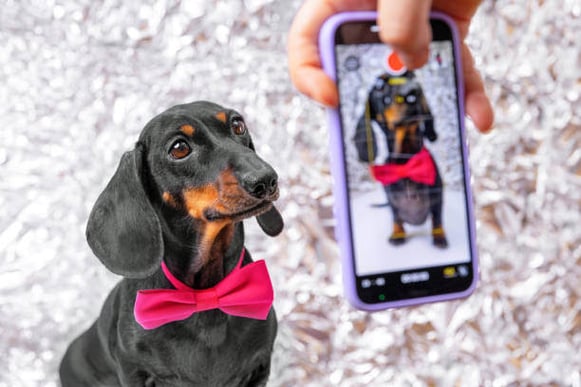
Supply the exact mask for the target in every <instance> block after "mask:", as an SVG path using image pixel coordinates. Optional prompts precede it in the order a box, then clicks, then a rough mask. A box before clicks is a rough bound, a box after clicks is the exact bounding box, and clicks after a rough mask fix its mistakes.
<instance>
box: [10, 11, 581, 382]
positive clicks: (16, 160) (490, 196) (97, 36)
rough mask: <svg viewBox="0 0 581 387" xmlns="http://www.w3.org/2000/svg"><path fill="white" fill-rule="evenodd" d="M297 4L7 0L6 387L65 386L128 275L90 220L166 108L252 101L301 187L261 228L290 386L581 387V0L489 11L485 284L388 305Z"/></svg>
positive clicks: (293, 186)
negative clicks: (294, 50) (335, 167)
mask: <svg viewBox="0 0 581 387" xmlns="http://www.w3.org/2000/svg"><path fill="white" fill-rule="evenodd" d="M298 6H299V2H298V1H283V0H277V1H274V0H245V1H236V0H231V1H202V0H187V1H186V0H182V1H179V0H149V1H139V2H138V1H121V0H101V1H89V0H80V1H67V2H63V1H61V0H46V1H38V0H22V1H16V0H5V1H3V2H2V5H1V6H0V46H1V49H0V101H2V102H1V103H0V193H1V196H0V257H1V258H0V359H1V360H0V386H1V387H5V386H6V387H15V386H16V387H18V386H57V385H59V382H58V378H57V371H56V370H57V367H58V363H59V360H60V357H61V356H62V354H63V351H64V350H65V348H66V346H67V345H68V343H69V342H70V341H71V340H72V339H73V337H75V336H76V335H78V334H79V333H80V332H81V331H83V330H84V329H85V328H87V327H88V326H89V325H90V323H91V322H92V321H93V319H94V318H96V316H97V314H98V313H99V310H100V307H101V304H102V302H103V300H104V298H105V296H106V294H107V293H108V292H109V290H110V289H111V288H112V286H113V285H114V283H115V282H116V281H117V280H118V277H116V276H114V275H113V274H111V273H109V272H108V271H107V270H106V269H105V268H104V267H103V266H101V264H100V263H99V262H98V260H97V259H96V258H95V257H94V256H93V255H92V253H91V252H90V250H89V248H88V246H87V244H86V242H85V239H84V227H85V223H86V220H87V216H88V212H89V210H90V208H91V207H92V204H93V203H94V201H95V199H96V197H97V195H98V194H99V192H100V190H101V189H102V188H103V187H104V185H105V183H106V182H107V181H108V179H109V177H110V176H111V175H112V173H113V171H114V169H115V167H116V166H117V163H118V160H119V157H120V155H121V153H122V152H123V151H124V150H126V149H128V148H130V147H131V146H132V144H133V142H134V141H135V140H136V138H137V135H138V133H139V131H140V130H141V128H142V127H143V126H144V124H145V123H146V121H147V120H149V119H150V118H151V117H153V116H154V115H155V114H157V113H159V112H160V111H162V110H165V109H166V108H168V107H170V106H172V105H174V104H177V103H182V102H187V101H191V100H196V99H208V100H213V101H216V102H219V103H222V104H224V105H228V106H232V107H235V108H237V109H238V110H240V111H242V112H243V113H244V114H245V116H246V118H247V121H248V122H249V123H250V126H251V131H252V133H253V136H254V142H255V144H256V146H257V150H258V152H259V154H261V155H262V156H263V157H264V158H265V159H266V160H268V161H270V162H271V163H272V164H273V166H274V167H275V168H276V169H277V170H278V172H279V175H280V178H281V186H282V187H283V188H282V195H281V199H280V200H279V202H278V207H279V209H280V210H281V211H282V213H283V215H284V218H285V220H286V229H285V231H284V233H283V234H282V236H280V237H278V238H276V239H269V238H267V237H265V236H263V235H262V234H261V232H260V230H259V228H258V227H256V226H255V222H253V221H250V222H247V223H248V227H247V233H248V240H247V246H248V247H249V248H250V249H251V251H252V252H253V255H254V256H255V257H256V258H260V257H262V258H265V259H266V260H267V262H268V264H269V268H270V272H271V275H272V277H273V281H274V284H275V288H276V304H275V305H276V309H277V312H278V317H279V320H280V323H279V335H278V339H277V342H276V346H275V351H274V354H273V370H272V374H271V378H270V383H269V385H271V386H335V385H337V386H364V385H370V384H371V385H380V386H381V385H383V386H387V385H394V386H516V385H529V386H545V385H554V386H580V385H581V374H580V370H581V357H580V356H579V349H580V348H581V333H580V329H581V314H580V308H581V301H580V292H581V286H580V274H581V210H580V206H581V132H580V128H581V99H580V94H581V72H580V71H581V39H580V38H579V37H580V36H581V4H580V3H579V2H578V1H576V0H563V1H556V0H545V1H542V0H506V1H501V0H499V1H494V2H493V1H490V0H489V1H486V2H485V3H484V4H483V6H482V7H481V9H480V11H479V13H478V15H477V16H476V18H475V20H474V23H473V28H472V33H471V35H470V37H469V43H470V45H471V47H473V49H474V51H475V56H476V61H477V63H478V65H479V68H480V69H481V71H482V74H483V76H484V78H485V81H486V87H487V90H488V91H489V93H490V97H491V99H492V102H493V105H494V107H495V109H496V129H495V131H494V132H493V133H492V134H490V135H486V136H484V135H480V134H477V132H476V131H475V130H474V128H473V127H471V126H469V132H470V133H469V137H470V142H471V165H472V171H473V175H474V178H473V185H474V190H475V196H476V198H475V200H476V211H477V218H478V246H479V249H480V256H481V261H480V264H481V282H480V285H479V287H478V289H477V291H476V293H475V294H474V295H473V296H472V297H470V298H468V299H467V300H464V301H455V302H447V303H438V304H433V305H425V306H421V307H414V308H408V309H400V310H391V311H384V312H379V313H374V314H368V313H364V312H360V311H356V310H354V309H353V308H351V307H350V306H349V305H348V304H347V302H346V301H345V299H344V298H343V297H342V285H341V274H340V269H341V268H340V263H339V261H338V250H337V245H336V243H335V241H334V239H333V224H334V221H333V217H332V211H331V207H332V202H333V199H332V192H331V177H330V174H329V159H328V144H327V132H328V130H327V126H326V121H325V114H324V111H323V109H322V108H321V107H319V106H317V105H316V104H314V103H313V102H311V101H309V100H307V99H306V98H305V97H303V96H301V95H299V94H297V92H296V91H295V90H294V89H293V87H292V86H291V84H290V81H289V79H288V75H287V68H286V54H285V41H286V34H287V30H288V27H289V25H290V23H291V20H292V17H293V15H294V13H295V11H296V9H297V7H298Z"/></svg>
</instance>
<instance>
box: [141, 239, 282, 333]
mask: <svg viewBox="0 0 581 387" xmlns="http://www.w3.org/2000/svg"><path fill="white" fill-rule="evenodd" d="M243 259H244V249H243V250H242V253H241V254H240V260H239V261H238V264H237V265H236V267H235V268H234V270H232V271H231V272H230V273H229V274H228V275H227V276H226V277H224V279H223V280H222V281H220V282H219V283H218V284H217V285H216V286H214V287H212V288H208V289H200V290H198V289H192V288H190V287H189V286H187V285H186V284H184V283H183V282H181V281H180V280H178V279H177V278H175V277H174V276H173V274H171V273H170V271H169V270H168V268H167V266H166V265H165V263H164V262H162V263H161V267H162V270H163V273H164V274H165V276H166V278H167V279H168V281H169V282H171V284H172V285H173V286H174V287H175V289H146V290H139V291H138V292H137V297H136V299H135V309H134V313H135V319H136V320H137V322H138V323H139V325H141V326H142V327H143V328H145V329H154V328H157V327H159V326H162V325H164V324H168V323H170V322H174V321H181V320H185V319H187V318H188V317H190V316H191V315H192V314H194V313H197V312H203V311H206V310H211V309H220V310H221V311H223V312H224V313H227V314H230V315H232V316H238V317H246V318H253V319H257V320H266V317H267V316H268V313H269V311H270V307H271V305H272V301H273V299H274V291H273V289H272V283H271V281H270V276H269V275H268V270H267V268H266V263H265V262H264V261H263V260H260V261H257V262H252V263H249V264H247V265H245V266H244V267H242V260H243Z"/></svg>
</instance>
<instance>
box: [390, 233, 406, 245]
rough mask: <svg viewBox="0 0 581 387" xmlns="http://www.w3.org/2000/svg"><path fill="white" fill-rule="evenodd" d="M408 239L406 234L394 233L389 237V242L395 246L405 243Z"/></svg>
mask: <svg viewBox="0 0 581 387" xmlns="http://www.w3.org/2000/svg"><path fill="white" fill-rule="evenodd" d="M406 241H407V238H406V234H405V233H401V232H398V233H393V234H391V236H390V237H389V243H391V244H392V245H394V246H400V245H403V244H404V243H406Z"/></svg>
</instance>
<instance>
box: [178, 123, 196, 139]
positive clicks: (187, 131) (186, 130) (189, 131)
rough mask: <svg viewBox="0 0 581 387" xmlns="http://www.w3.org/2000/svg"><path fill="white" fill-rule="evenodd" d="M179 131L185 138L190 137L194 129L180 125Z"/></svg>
mask: <svg viewBox="0 0 581 387" xmlns="http://www.w3.org/2000/svg"><path fill="white" fill-rule="evenodd" d="M180 131H181V132H182V133H183V134H185V135H186V136H190V137H192V136H193V135H194V132H195V131H196V129H194V127H193V126H192V125H182V126H181V127H180Z"/></svg>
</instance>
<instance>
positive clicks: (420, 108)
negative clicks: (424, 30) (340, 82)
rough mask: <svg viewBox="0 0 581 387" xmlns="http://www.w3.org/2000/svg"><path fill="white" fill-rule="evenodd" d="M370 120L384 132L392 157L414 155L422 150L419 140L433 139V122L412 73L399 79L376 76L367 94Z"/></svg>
mask: <svg viewBox="0 0 581 387" xmlns="http://www.w3.org/2000/svg"><path fill="white" fill-rule="evenodd" d="M369 103H370V110H371V111H372V114H373V115H372V117H371V118H373V119H375V120H377V121H379V122H380V123H383V124H384V125H385V127H386V128H387V135H388V142H389V143H390V151H391V152H392V153H393V154H394V155H399V154H401V153H416V152H418V151H419V150H420V149H421V147H422V146H423V137H424V136H425V137H426V138H427V139H428V140H430V141H435V140H436V138H437V135H436V132H435V131H434V118H433V116H432V114H431V112H430V108H429V107H428V103H427V101H426V98H425V96H424V93H423V91H422V87H421V85H420V83H419V82H418V80H417V79H416V78H415V75H414V73H413V72H410V71H407V72H406V73H405V74H403V75H401V76H392V75H388V74H383V75H381V76H379V77H378V78H377V79H376V81H375V84H374V85H373V87H372V89H371V90H370V92H369Z"/></svg>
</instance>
